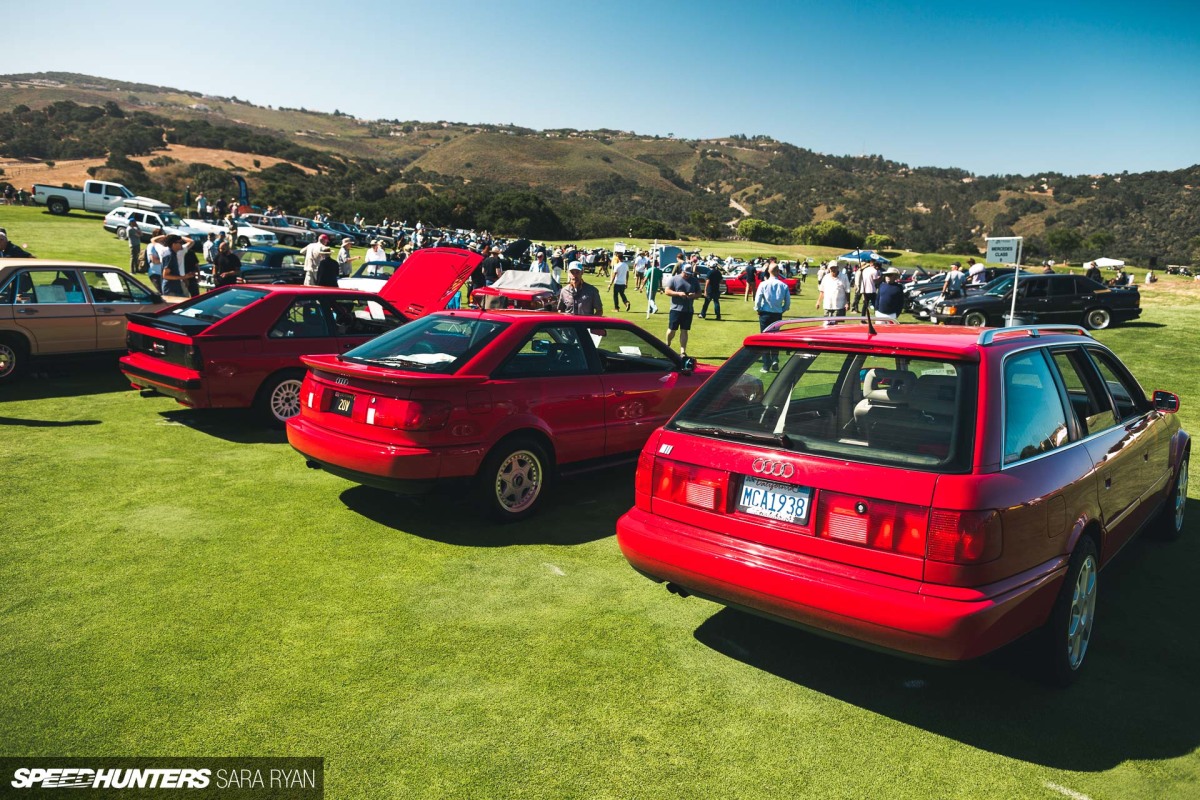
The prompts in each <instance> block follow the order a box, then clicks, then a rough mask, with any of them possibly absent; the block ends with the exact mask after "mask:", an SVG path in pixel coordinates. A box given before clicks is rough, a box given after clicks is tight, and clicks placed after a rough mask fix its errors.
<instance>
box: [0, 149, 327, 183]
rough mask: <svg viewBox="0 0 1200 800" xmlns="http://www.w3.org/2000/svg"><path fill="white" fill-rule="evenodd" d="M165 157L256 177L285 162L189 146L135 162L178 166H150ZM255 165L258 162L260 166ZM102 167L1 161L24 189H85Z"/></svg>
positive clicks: (85, 162) (89, 161)
mask: <svg viewBox="0 0 1200 800" xmlns="http://www.w3.org/2000/svg"><path fill="white" fill-rule="evenodd" d="M164 155H165V156H170V157H171V158H173V159H176V160H177V161H179V162H182V163H184V164H209V165H212V166H217V167H235V168H237V169H238V170H241V171H242V172H244V173H246V174H253V173H254V172H256V171H257V170H260V169H266V168H268V167H272V166H274V165H276V164H280V163H283V160H282V159H279V158H271V157H270V156H256V155H250V154H248V153H237V152H234V151H233V150H212V149H209V148H205V147H186V146H184V145H179V144H173V145H169V146H168V147H167V148H166V149H164V150H160V151H158V152H156V153H155V154H154V155H153V156H141V157H138V158H134V159H133V160H134V161H138V162H141V164H142V165H143V166H145V167H146V171H147V172H149V173H151V174H153V173H155V172H156V171H158V170H161V169H172V168H176V167H177V166H178V165H174V164H173V165H169V166H167V167H152V166H150V163H149V162H150V161H151V160H152V159H154V158H158V157H161V156H164ZM255 162H257V166H256V164H255ZM103 165H104V159H103V158H84V159H78V160H74V161H56V162H55V163H54V166H52V167H51V166H49V165H48V164H46V163H45V162H42V161H32V162H31V161H20V160H13V159H9V160H0V169H3V170H4V176H5V178H7V179H8V180H11V181H12V182H13V183H14V184H16V185H17V186H25V187H29V186H33V184H35V183H48V184H51V185H61V184H64V183H70V184H73V185H75V186H82V185H83V182H84V181H86V180H88V179H89V178H90V177H91V176H90V175H88V172H87V170H88V168H89V167H101V166H103ZM295 166H296V168H297V169H302V170H304V171H305V172H309V173H311V172H313V170H311V169H309V168H308V167H302V166H300V165H298V164H297V165H295Z"/></svg>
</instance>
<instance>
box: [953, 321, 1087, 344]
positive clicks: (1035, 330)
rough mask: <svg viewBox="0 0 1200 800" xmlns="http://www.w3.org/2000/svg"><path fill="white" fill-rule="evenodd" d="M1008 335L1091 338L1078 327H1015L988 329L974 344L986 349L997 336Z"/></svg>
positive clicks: (1033, 337)
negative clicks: (1065, 335)
mask: <svg viewBox="0 0 1200 800" xmlns="http://www.w3.org/2000/svg"><path fill="white" fill-rule="evenodd" d="M1010 333H1011V334H1020V335H1022V336H1027V337H1029V338H1030V339H1036V338H1038V337H1039V336H1041V335H1042V334H1043V333H1074V334H1078V335H1079V336H1086V337H1088V338H1089V339H1091V338H1092V335H1091V334H1090V333H1088V332H1087V331H1086V330H1084V329H1083V328H1081V327H1079V326H1078V325H1016V326H1013V327H1011V328H989V329H988V330H986V331H983V332H982V333H980V334H979V338H978V339H976V340H975V344H977V345H979V346H981V347H987V346H988V345H990V344H991V343H992V341H993V340H994V339H995V338H996V337H997V336H999V335H1001V334H1010Z"/></svg>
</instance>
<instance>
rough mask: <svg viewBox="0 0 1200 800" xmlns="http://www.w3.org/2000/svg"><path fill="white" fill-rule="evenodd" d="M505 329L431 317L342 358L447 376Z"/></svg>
mask: <svg viewBox="0 0 1200 800" xmlns="http://www.w3.org/2000/svg"><path fill="white" fill-rule="evenodd" d="M508 325H509V323H507V322H494V321H492V320H486V319H479V318H477V317H456V316H442V315H433V316H428V317H423V318H421V319H419V320H417V321H415V322H411V323H409V324H408V325H405V326H404V327H403V328H398V329H396V330H394V331H392V332H391V333H385V334H384V335H382V336H380V337H378V338H375V339H372V340H371V341H369V342H367V343H366V344H363V345H360V346H358V347H356V348H354V349H353V350H350V351H348V352H347V353H346V354H345V355H344V356H343V358H344V359H345V360H346V361H353V362H357V363H360V364H374V365H377V366H383V367H392V368H393V369H400V370H411V371H416V372H432V373H438V374H441V375H449V374H451V373H453V372H455V371H457V370H458V368H459V367H460V366H462V365H463V364H465V363H467V362H468V361H470V360H471V359H472V358H474V357H475V354H476V353H478V352H479V351H480V350H482V349H483V348H484V347H486V346H487V344H488V342H490V341H492V340H493V339H495V338H496V336H497V335H498V334H499V333H500V331H502V330H504V329H505V328H507V327H508Z"/></svg>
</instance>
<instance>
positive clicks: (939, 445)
mask: <svg viewBox="0 0 1200 800" xmlns="http://www.w3.org/2000/svg"><path fill="white" fill-rule="evenodd" d="M811 322H812V321H796V322H792V321H789V322H788V323H784V324H783V325H780V326H778V330H777V331H775V332H771V331H768V332H766V333H762V334H757V335H754V336H751V337H749V338H747V339H746V341H745V346H744V347H743V349H741V350H740V351H738V352H737V353H736V354H735V355H734V356H733V357H732V358H731V359H730V360H729V361H728V362H726V364H725V365H724V366H722V367H721V369H720V370H719V371H718V372H717V374H716V375H714V376H713V377H712V378H711V379H709V380H708V381H707V382H706V383H705V385H704V386H703V387H701V388H700V390H699V391H698V392H697V393H696V394H695V395H694V396H693V397H692V398H691V400H689V401H688V402H687V403H686V404H684V406H683V407H682V408H681V409H680V410H679V412H678V413H677V414H676V415H675V416H674V417H673V418H672V419H671V421H670V422H669V423H668V424H667V425H666V426H665V427H664V428H663V429H662V430H660V431H658V432H656V433H655V434H654V435H652V436H651V437H650V439H649V440H648V441H647V443H646V447H645V448H644V449H643V450H642V454H641V457H640V458H639V461H638V471H637V478H636V493H635V498H636V504H635V507H634V508H633V509H631V510H630V511H629V512H628V513H626V514H625V515H624V516H623V517H621V519H620V521H619V522H618V524H617V541H618V543H619V545H620V547H621V550H622V551H623V552H624V554H625V556H626V558H627V559H628V560H629V562H630V563H631V564H632V565H633V567H634V568H635V569H636V570H638V571H639V572H641V573H642V574H644V575H645V576H647V577H649V578H651V579H652V580H654V581H657V582H667V588H668V589H670V590H671V591H673V592H674V593H676V594H681V595H684V596H686V595H689V594H695V595H697V596H700V597H705V598H708V599H710V600H714V601H716V602H718V603H723V604H726V605H729V606H733V607H737V608H741V609H743V610H747V611H750V612H753V613H758V614H762V615H765V616H769V617H773V618H777V619H781V620H784V621H787V622H791V623H794V624H797V625H799V626H801V627H806V628H809V629H811V630H814V631H816V632H818V633H825V634H829V635H833V636H835V637H840V638H845V639H849V640H852V641H856V642H859V643H864V644H867V645H870V646H875V647H880V648H884V649H889V650H893V651H898V652H900V653H904V654H908V655H911V656H916V657H921V658H927V659H933V660H945V661H959V660H965V659H970V658H973V657H976V656H979V655H982V654H984V653H987V652H989V651H991V650H993V649H995V648H998V647H1000V646H1001V645H1004V644H1006V643H1008V642H1010V641H1012V640H1014V639H1016V638H1018V637H1020V636H1022V635H1023V634H1026V633H1029V632H1031V631H1037V637H1036V642H1037V645H1036V646H1037V649H1038V653H1039V656H1038V657H1039V664H1040V666H1042V667H1044V671H1045V674H1046V675H1047V677H1049V678H1050V679H1052V680H1053V681H1054V682H1056V683H1059V684H1066V683H1069V682H1070V681H1071V680H1072V679H1073V678H1074V677H1075V676H1076V675H1077V674H1078V671H1079V668H1080V667H1081V666H1082V664H1083V661H1084V656H1085V655H1086V653H1087V650H1088V644H1089V642H1090V640H1091V636H1092V631H1093V622H1094V613H1095V608H1096V593H1097V590H1098V583H1097V573H1098V572H1099V570H1100V568H1101V567H1102V566H1104V565H1105V564H1106V563H1108V561H1109V560H1110V559H1111V558H1112V557H1113V556H1114V555H1115V554H1116V553H1117V551H1118V550H1120V549H1121V547H1122V546H1123V545H1124V544H1125V543H1126V542H1128V541H1129V540H1130V538H1131V537H1132V536H1133V535H1134V534H1135V533H1136V532H1137V531H1138V530H1139V529H1141V528H1143V527H1153V528H1154V529H1155V530H1156V532H1158V533H1159V534H1161V535H1162V536H1163V537H1165V538H1175V537H1177V536H1179V534H1180V532H1181V530H1182V527H1183V515H1184V505H1185V503H1186V496H1187V476H1188V455H1189V451H1190V438H1189V436H1188V434H1187V433H1185V432H1184V431H1183V430H1181V428H1180V425H1179V422H1178V419H1177V418H1176V416H1175V414H1174V412H1175V411H1176V410H1177V409H1178V406H1179V398H1178V397H1177V396H1176V395H1174V394H1171V393H1169V392H1162V391H1156V392H1154V393H1153V396H1152V397H1151V398H1147V397H1146V394H1145V393H1144V392H1143V391H1142V388H1141V387H1140V386H1139V385H1138V382H1137V381H1136V380H1135V379H1134V378H1133V376H1132V375H1130V373H1129V371H1128V370H1127V369H1126V368H1125V367H1124V365H1122V363H1121V362H1120V360H1118V359H1117V357H1116V356H1115V355H1113V353H1112V352H1111V351H1110V350H1109V349H1108V348H1106V347H1104V346H1103V345H1101V344H1100V343H1098V342H1096V341H1094V340H1093V339H1092V338H1091V337H1090V336H1089V335H1088V334H1087V333H1086V332H1085V331H1084V330H1083V329H1081V328H1077V327H1073V326H1054V325H1051V326H1042V327H1023V328H999V329H989V330H984V331H982V332H980V331H979V330H967V331H964V330H963V329H961V328H947V327H944V326H928V325H921V326H916V325H904V326H898V325H881V326H879V327H878V329H872V328H870V327H869V326H868V325H864V324H857V323H854V322H848V323H845V324H841V325H837V326H834V327H813V325H812V324H811ZM876 324H878V322H877V323H876ZM754 383H757V385H758V386H760V387H761V390H759V391H751V392H748V391H747V386H751V385H754Z"/></svg>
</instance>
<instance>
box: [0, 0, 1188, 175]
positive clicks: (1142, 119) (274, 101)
mask: <svg viewBox="0 0 1200 800" xmlns="http://www.w3.org/2000/svg"><path fill="white" fill-rule="evenodd" d="M6 5H9V7H8V8H6V9H5V29H6V30H7V31H8V32H9V34H10V35H9V37H8V41H9V45H8V46H6V47H5V48H4V49H3V52H0V73H14V72H33V71H43V70H60V71H69V72H82V73H87V74H93V75H101V76H104V77H110V78H119V79H124V80H133V81H141V82H145V83H152V84H161V85H167V86H174V87H177V88H181V89H194V90H197V91H202V92H206V93H210V94H217V95H225V96H228V95H236V96H237V97H239V98H242V99H245V100H250V101H252V102H255V103H258V104H261V105H268V104H269V105H276V106H279V105H283V106H291V107H298V106H304V107H306V108H310V109H316V110H322V111H332V110H334V109H335V108H336V109H340V110H341V111H344V112H347V113H351V114H354V115H355V116H359V117H365V118H369V119H374V118H381V117H382V118H399V119H420V120H452V121H461V122H493V123H509V122H511V123H516V124H518V125H525V126H529V127H534V128H559V127H563V128H601V127H605V128H617V129H622V130H633V131H636V132H638V133H644V134H661V135H666V134H668V133H673V134H675V135H677V136H683V137H689V138H700V137H714V136H724V135H729V134H733V133H745V134H747V135H753V134H757V133H763V134H768V135H770V136H773V137H775V138H777V139H781V140H783V141H787V142H791V143H793V144H796V145H799V146H801V147H807V148H810V149H812V150H816V151H818V152H823V153H832V154H838V155H840V154H851V155H860V154H863V153H874V154H879V155H883V156H885V157H887V158H891V159H894V160H896V161H902V162H905V163H908V164H911V165H914V166H918V165H919V166H927V165H932V166H944V167H961V168H964V169H968V170H970V171H972V172H975V173H978V174H993V173H1034V172H1041V171H1056V172H1064V173H1069V174H1080V173H1098V172H1121V171H1124V170H1128V171H1130V172H1141V171H1146V170H1157V169H1177V168H1181V167H1187V166H1191V165H1193V164H1197V163H1200V0H1192V1H1191V2H1175V0H1168V1H1167V2H1152V3H1146V4H1145V5H1141V4H1134V3H1121V4H1118V3H1112V2H1107V0H1097V1H1096V2H1073V1H1072V2H1053V0H1047V1H1046V2H1044V3H1033V2H1025V1H1024V0H1011V1H1009V2H1004V1H1002V0H999V1H997V2H992V3H978V4H977V3H971V2H966V1H965V0H964V2H954V3H952V2H944V1H943V0H929V2H924V3H911V4H901V3H896V2H884V1H883V0H875V1H874V2H870V1H868V2H853V1H852V0H826V2H819V3H814V2H807V1H805V2H756V1H755V0H750V1H749V2H743V3H741V4H736V3H729V2H723V3H717V2H709V1H708V0H695V2H686V3H684V2H658V1H657V0H646V1H645V2H630V1H629V0H611V1H610V2H605V3H570V2H561V1H560V2H543V0H515V2H507V3H492V2H486V1H485V0H470V2H460V3H454V2H443V3H433V2H383V1H382V0H343V2H330V0H325V1H324V2H313V0H288V2H245V3H243V4H241V5H240V6H237V5H233V4H229V3H217V4H215V5H214V4H203V3H200V4H182V5H170V4H168V5H160V6H159V8H160V9H161V11H160V12H158V13H156V14H153V15H149V16H148V15H147V13H146V12H147V9H150V8H153V7H154V6H152V5H146V4H136V5H135V4H120V3H96V2H77V1H76V0H67V1H66V2H59V3H46V4H41V3H23V4H6ZM204 8H207V9H209V12H208V13H202V9H204ZM183 31H191V32H192V33H190V34H187V33H183ZM222 32H224V34H225V35H223V34H222ZM18 42H19V44H17V43H18ZM14 44H16V46H15V47H14V46H13V45H14Z"/></svg>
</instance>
